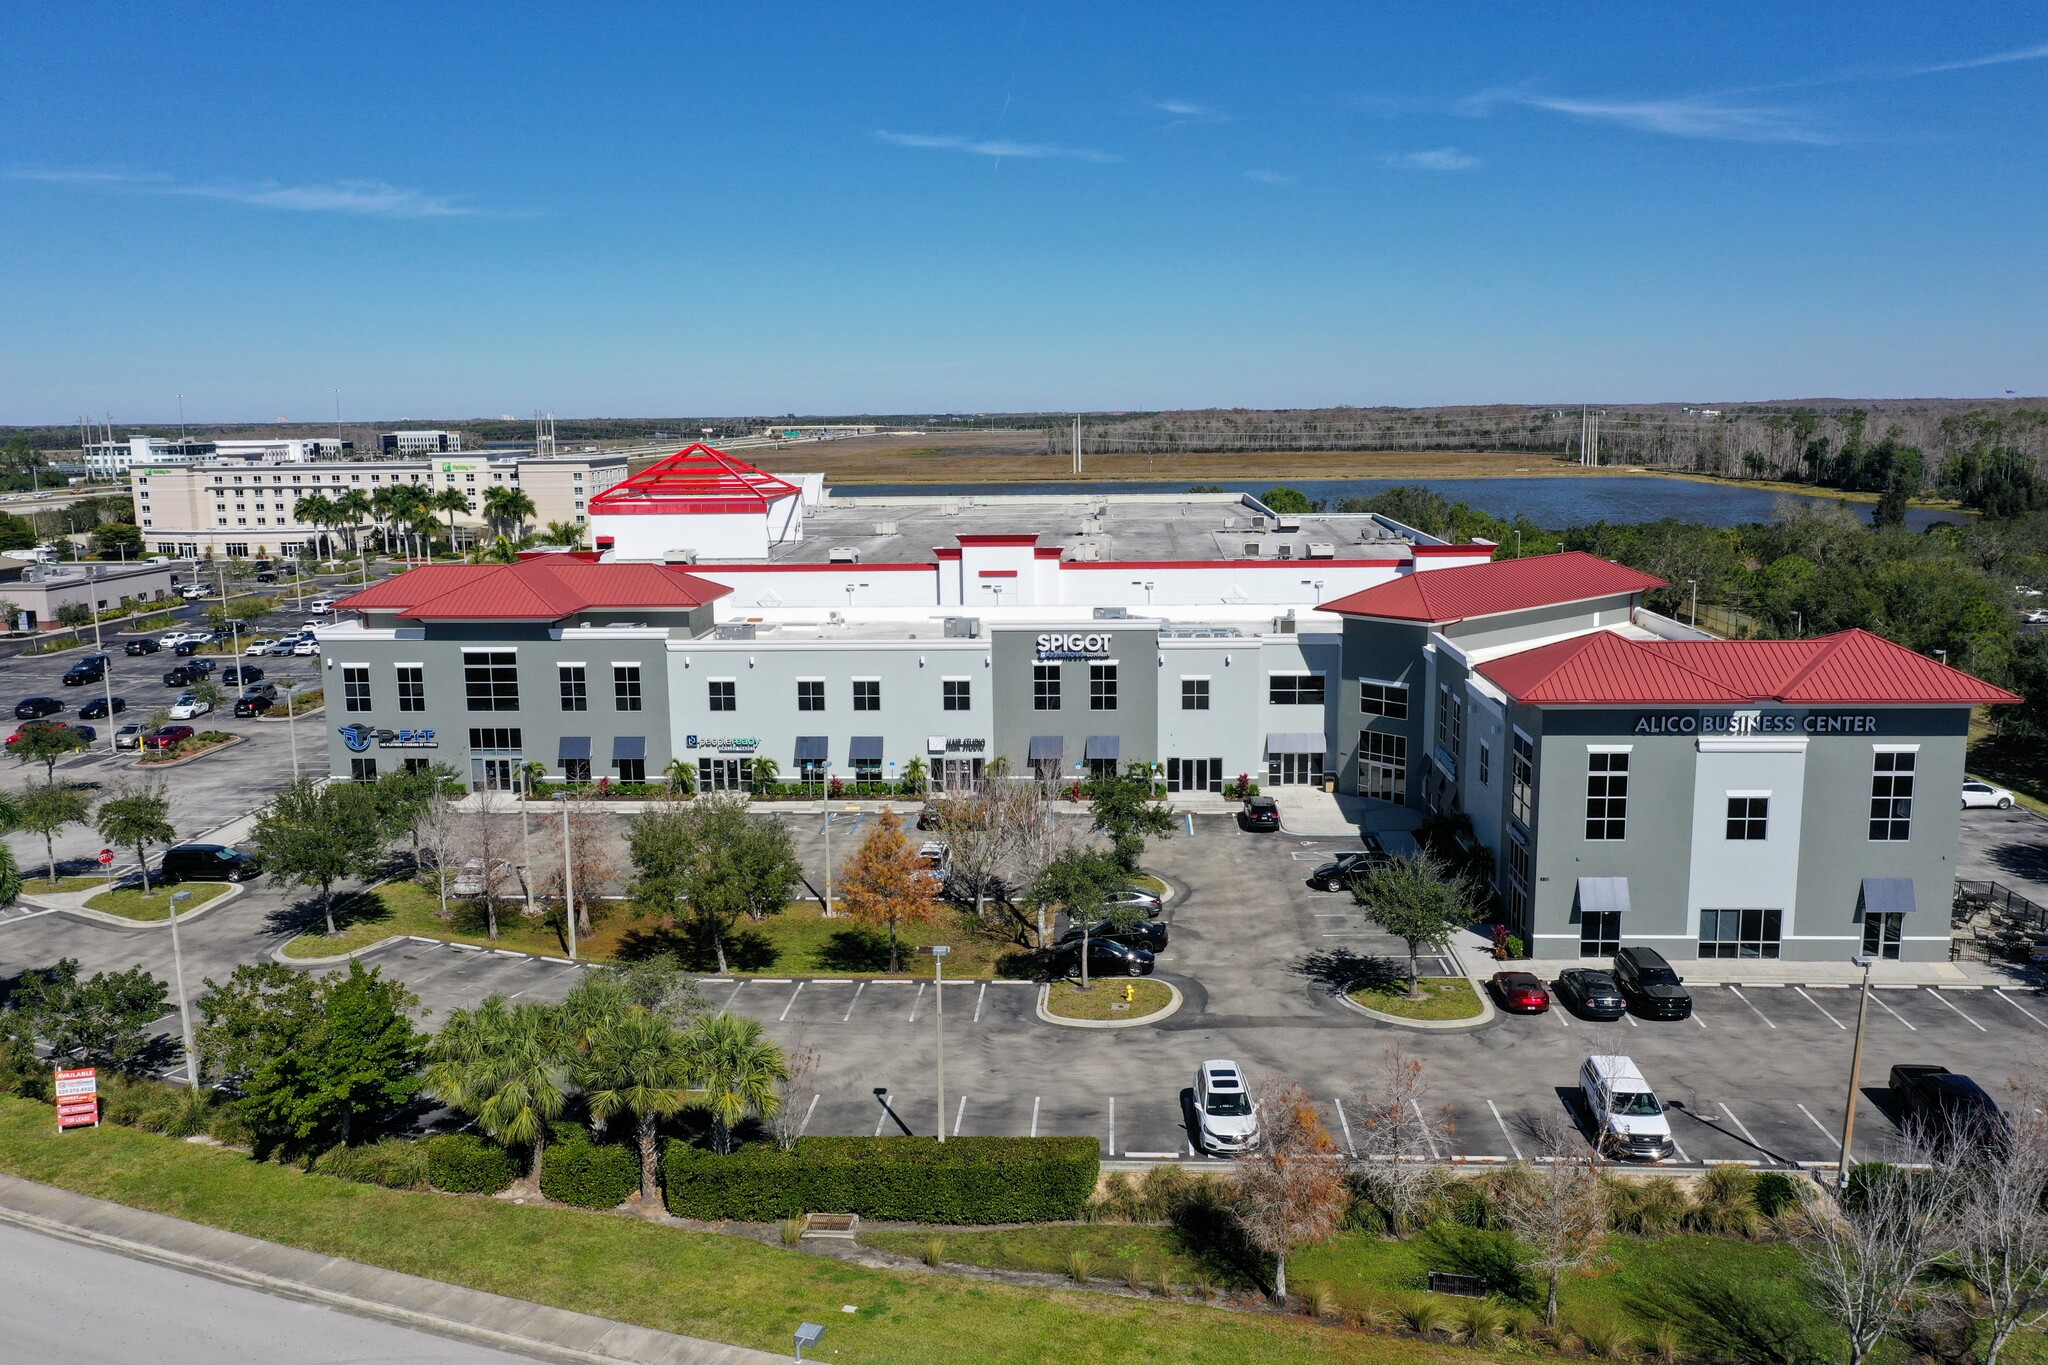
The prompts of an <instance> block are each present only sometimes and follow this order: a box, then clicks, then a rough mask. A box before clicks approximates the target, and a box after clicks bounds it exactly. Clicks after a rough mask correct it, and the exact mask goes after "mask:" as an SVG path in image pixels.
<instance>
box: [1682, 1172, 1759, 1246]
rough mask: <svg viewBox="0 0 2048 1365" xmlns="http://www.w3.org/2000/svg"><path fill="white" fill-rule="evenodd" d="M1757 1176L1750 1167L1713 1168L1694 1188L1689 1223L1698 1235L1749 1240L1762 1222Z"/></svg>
mask: <svg viewBox="0 0 2048 1365" xmlns="http://www.w3.org/2000/svg"><path fill="white" fill-rule="evenodd" d="M1755 1187H1756V1173H1755V1172H1753V1171H1751V1170H1750V1169H1749V1168H1748V1167H1747V1166H1710V1167H1708V1168H1707V1173H1706V1174H1705V1175H1703V1176H1701V1177H1700V1179H1699V1183H1698V1184H1697V1185H1695V1186H1694V1187H1693V1192H1692V1209H1691V1210H1690V1211H1689V1212H1688V1213H1687V1215H1686V1222H1687V1223H1688V1224H1690V1225H1691V1226H1692V1228H1693V1229H1694V1230H1695V1231H1698V1232H1712V1233H1719V1234H1721V1235H1722V1236H1737V1237H1748V1236H1751V1235H1752V1234H1754V1233H1755V1232H1756V1230H1757V1226H1758V1224H1759V1223H1760V1222H1761V1221H1762V1219H1761V1217H1760V1216H1759V1214H1758V1212H1757V1204H1756V1188H1755Z"/></svg>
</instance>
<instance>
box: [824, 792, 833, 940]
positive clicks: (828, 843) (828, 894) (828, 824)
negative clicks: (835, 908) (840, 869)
mask: <svg viewBox="0 0 2048 1365" xmlns="http://www.w3.org/2000/svg"><path fill="white" fill-rule="evenodd" d="M825 918H826V919H831V918H832V812H831V811H830V810H827V811H826V812H825Z"/></svg>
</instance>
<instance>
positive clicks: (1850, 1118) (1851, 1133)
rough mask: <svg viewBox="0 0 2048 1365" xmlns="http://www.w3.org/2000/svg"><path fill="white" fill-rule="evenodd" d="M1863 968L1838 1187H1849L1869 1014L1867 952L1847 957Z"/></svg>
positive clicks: (1845, 1110) (1868, 962)
mask: <svg viewBox="0 0 2048 1365" xmlns="http://www.w3.org/2000/svg"><path fill="white" fill-rule="evenodd" d="M1849 960H1850V961H1851V962H1853V963H1855V964H1856V965H1857V966H1859V967H1861V968H1862V969H1863V998H1862V999H1861V1000H1859V1001H1858V1002H1857V1004H1856V1046H1855V1048H1854V1049H1853V1050H1852V1051H1851V1052H1850V1054H1849V1103H1848V1107H1847V1108H1845V1109H1843V1111H1842V1172H1841V1178H1840V1181H1839V1186H1838V1187H1839V1188H1841V1189H1845V1190H1846V1189H1848V1188H1849V1144H1850V1143H1851V1142H1852V1141H1854V1140H1855V1137H1856V1092H1857V1090H1858V1089H1859V1088H1860V1086H1861V1083H1862V1079H1863V1021H1864V1020H1865V1019H1867V1018H1868V1017H1869V1016H1870V962H1871V958H1870V955H1869V954H1868V953H1858V954H1856V955H1855V956H1854V957H1852V958H1850V959H1849Z"/></svg>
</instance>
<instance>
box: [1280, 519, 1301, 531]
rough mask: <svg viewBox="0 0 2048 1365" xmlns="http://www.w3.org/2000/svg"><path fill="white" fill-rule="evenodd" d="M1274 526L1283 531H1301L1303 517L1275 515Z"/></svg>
mask: <svg viewBox="0 0 2048 1365" xmlns="http://www.w3.org/2000/svg"><path fill="white" fill-rule="evenodd" d="M1273 526H1274V528H1275V529H1276V530H1281V531H1299V530H1300V529H1301V518H1300V517H1275V518H1274V519H1273Z"/></svg>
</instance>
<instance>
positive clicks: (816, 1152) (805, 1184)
mask: <svg viewBox="0 0 2048 1365" xmlns="http://www.w3.org/2000/svg"><path fill="white" fill-rule="evenodd" d="M1100 1164H1101V1148H1100V1145H1099V1144H1098V1143H1097V1142H1096V1140H1095V1139H1094V1138H1084V1137H1057V1138H1004V1137H968V1138H954V1139H953V1140H952V1141H950V1142H945V1143H941V1142H939V1141H938V1140H937V1139H935V1138H923V1137H894V1138H860V1137H814V1138H800V1139H798V1140H797V1143H796V1145H795V1147H794V1148H792V1149H791V1150H789V1151H786V1152H785V1151H783V1150H782V1149H781V1148H779V1147H776V1146H773V1145H771V1144H767V1143H760V1144H756V1145H753V1146H748V1147H743V1148H741V1149H740V1150H739V1151H737V1152H735V1153H733V1154H732V1155H730V1156H717V1155H715V1154H713V1153H710V1152H707V1151H704V1150H702V1149H701V1148H697V1147H692V1146H690V1145H689V1144H687V1143H683V1142H671V1143H669V1144H668V1151H667V1154H666V1156H665V1158H664V1162H663V1168H664V1175H665V1177H666V1183H667V1185H668V1207H669V1211H670V1212H671V1213H674V1214H676V1215H678V1216H680V1217H684V1218H702V1219H706V1220H717V1219H728V1218H729V1219H736V1220H739V1221H742V1222H770V1221H773V1220H776V1219H781V1218H792V1217H795V1216H797V1215H799V1214H805V1213H857V1214H859V1215H861V1216H862V1217H864V1218H889V1219H901V1220H904V1221H907V1222H919V1223H1035V1222H1052V1221H1064V1220H1068V1219H1074V1218H1079V1217H1081V1216H1082V1213H1083V1211H1084V1210H1085V1209H1086V1208H1087V1205H1088V1199H1089V1196H1090V1195H1092V1194H1093V1193H1094V1190H1095V1180H1096V1174H1097V1171H1098V1169H1099V1167H1100Z"/></svg>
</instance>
